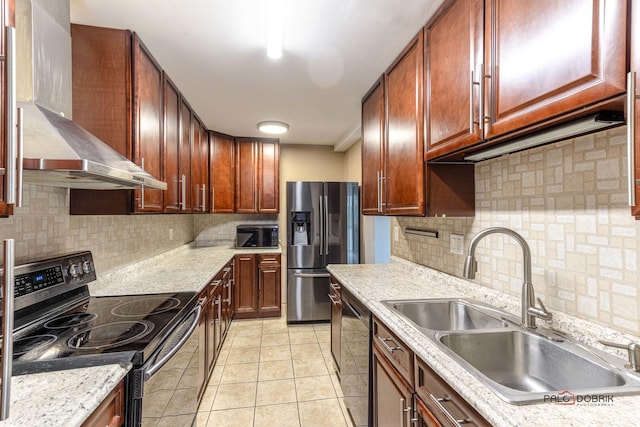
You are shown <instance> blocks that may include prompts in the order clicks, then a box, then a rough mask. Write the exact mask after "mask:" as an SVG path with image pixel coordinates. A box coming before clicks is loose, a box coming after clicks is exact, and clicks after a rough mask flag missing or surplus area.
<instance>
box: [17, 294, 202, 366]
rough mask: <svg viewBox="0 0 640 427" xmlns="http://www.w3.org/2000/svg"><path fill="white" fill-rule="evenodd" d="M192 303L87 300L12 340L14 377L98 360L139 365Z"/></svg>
mask: <svg viewBox="0 0 640 427" xmlns="http://www.w3.org/2000/svg"><path fill="white" fill-rule="evenodd" d="M195 299H196V298H195V293H193V292H179V293H168V294H152V295H126V296H117V297H88V298H87V299H85V300H83V301H81V302H80V303H79V304H77V305H76V306H75V307H73V308H71V309H69V310H67V311H65V312H64V313H62V314H58V315H56V316H54V317H52V318H48V319H46V320H45V321H43V322H41V324H40V325H39V326H36V327H33V328H29V332H28V333H26V334H19V335H18V336H16V337H15V338H14V346H13V349H14V357H13V367H14V374H15V375H20V374H24V373H32V372H36V371H43V370H50V369H62V368H65V369H66V368H67V367H69V366H71V367H74V366H75V365H78V364H79V366H87V365H91V364H93V363H95V364H99V363H102V361H104V360H106V361H108V362H114V363H115V362H117V363H121V362H127V361H130V362H132V363H134V365H141V364H142V363H144V361H145V360H146V359H147V358H148V357H149V356H150V354H151V353H152V352H153V350H154V349H155V348H157V346H158V345H159V344H160V343H161V342H162V340H163V339H164V338H165V337H166V336H167V334H168V333H169V332H170V329H171V327H173V326H174V325H175V324H176V323H177V322H178V321H179V320H180V319H182V318H183V317H184V316H186V315H187V314H188V312H189V310H191V309H192V308H193V306H194V304H195ZM79 361H82V362H81V363H80V362H79ZM61 366H62V368H61ZM43 367H44V368H43ZM47 367H50V368H47Z"/></svg>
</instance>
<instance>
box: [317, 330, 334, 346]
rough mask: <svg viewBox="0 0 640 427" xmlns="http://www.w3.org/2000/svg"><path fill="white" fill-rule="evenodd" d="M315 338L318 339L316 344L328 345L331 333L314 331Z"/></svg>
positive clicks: (328, 331)
mask: <svg viewBox="0 0 640 427" xmlns="http://www.w3.org/2000/svg"><path fill="white" fill-rule="evenodd" d="M315 332H316V338H318V342H320V343H323V342H326V343H330V342H331V331H330V330H323V329H316V330H315Z"/></svg>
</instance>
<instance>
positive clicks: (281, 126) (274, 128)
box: [258, 120, 289, 135]
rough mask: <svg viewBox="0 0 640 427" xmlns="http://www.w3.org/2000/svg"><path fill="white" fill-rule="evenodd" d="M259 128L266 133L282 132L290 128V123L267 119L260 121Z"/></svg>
mask: <svg viewBox="0 0 640 427" xmlns="http://www.w3.org/2000/svg"><path fill="white" fill-rule="evenodd" d="M258 130H259V131H260V132H264V133H271V134H276V135H278V134H282V133H286V132H287V131H288V130H289V125H288V124H287V123H285V122H279V121H276V120H267V121H264V122H260V123H258Z"/></svg>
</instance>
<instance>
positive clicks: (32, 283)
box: [14, 265, 64, 298]
mask: <svg viewBox="0 0 640 427" xmlns="http://www.w3.org/2000/svg"><path fill="white" fill-rule="evenodd" d="M15 281H16V287H15V291H14V292H15V297H16V298H17V297H21V296H23V295H26V294H30V293H31V292H35V291H39V290H40V289H44V288H48V287H49V286H55V285H58V284H60V283H64V278H63V277H62V266H60V265H57V266H55V267H49V268H45V269H43V270H39V271H34V272H32V273H26V274H21V275H19V276H16V278H15Z"/></svg>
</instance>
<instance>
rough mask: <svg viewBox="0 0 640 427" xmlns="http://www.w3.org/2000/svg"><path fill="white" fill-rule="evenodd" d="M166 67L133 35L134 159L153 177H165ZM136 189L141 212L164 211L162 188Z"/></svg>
mask: <svg viewBox="0 0 640 427" xmlns="http://www.w3.org/2000/svg"><path fill="white" fill-rule="evenodd" d="M162 98H163V76H162V68H160V65H158V63H157V62H156V61H155V60H154V59H153V56H151V54H150V53H149V51H148V50H147V49H146V48H145V46H144V45H143V43H142V41H141V40H140V38H139V37H138V35H137V34H135V33H134V34H133V114H134V121H133V144H132V145H133V159H134V162H135V163H136V164H137V165H138V166H141V167H142V168H143V169H144V170H145V171H147V172H149V173H150V174H151V175H152V176H155V177H159V176H162V172H163V167H162V161H163V158H162V118H163V110H162ZM134 191H135V201H136V203H135V205H134V206H135V209H136V211H137V212H162V196H163V191H162V190H149V189H140V190H134Z"/></svg>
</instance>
